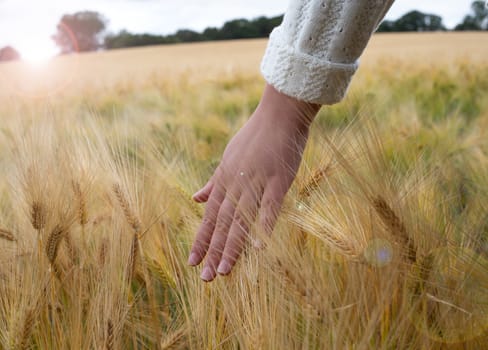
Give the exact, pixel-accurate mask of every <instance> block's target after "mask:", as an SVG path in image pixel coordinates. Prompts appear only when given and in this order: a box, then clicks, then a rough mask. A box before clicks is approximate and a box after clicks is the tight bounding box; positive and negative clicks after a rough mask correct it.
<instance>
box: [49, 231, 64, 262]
mask: <svg viewBox="0 0 488 350" xmlns="http://www.w3.org/2000/svg"><path fill="white" fill-rule="evenodd" d="M64 232H65V229H64V228H63V227H62V226H61V225H56V226H55V227H54V229H53V230H52V231H51V233H50V234H49V237H48V238H47V242H46V255H47V258H48V259H49V262H50V263H51V264H53V263H54V260H56V256H57V255H58V248H59V243H60V242H61V239H62V238H63V234H64Z"/></svg>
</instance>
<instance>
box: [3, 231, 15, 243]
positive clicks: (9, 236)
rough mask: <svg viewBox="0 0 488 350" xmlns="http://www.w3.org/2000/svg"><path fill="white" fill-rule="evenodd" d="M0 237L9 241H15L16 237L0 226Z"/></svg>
mask: <svg viewBox="0 0 488 350" xmlns="http://www.w3.org/2000/svg"><path fill="white" fill-rule="evenodd" d="M0 238H1V239H4V240H6V241H10V242H15V241H17V239H16V238H15V236H14V235H13V233H12V232H10V231H9V230H5V229H3V228H0Z"/></svg>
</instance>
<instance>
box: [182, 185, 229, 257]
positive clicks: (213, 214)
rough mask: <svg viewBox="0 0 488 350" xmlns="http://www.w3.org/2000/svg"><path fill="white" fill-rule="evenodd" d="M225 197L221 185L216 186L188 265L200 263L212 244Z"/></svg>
mask: <svg viewBox="0 0 488 350" xmlns="http://www.w3.org/2000/svg"><path fill="white" fill-rule="evenodd" d="M224 198H225V191H224V189H223V188H221V187H219V188H215V189H214V190H213V191H212V193H211V194H210V197H209V198H208V202H207V205H206V207H205V214H204V215H203V220H202V223H201V224H200V227H199V228H198V231H197V235H196V237H195V240H194V242H193V246H192V248H191V253H190V257H189V258H188V265H191V266H195V265H198V264H200V262H201V261H202V260H203V258H204V257H205V254H206V253H207V250H208V247H209V245H210V240H211V238H212V233H213V231H214V228H215V223H216V221H217V216H218V213H219V209H220V205H221V203H222V201H223V200H224Z"/></svg>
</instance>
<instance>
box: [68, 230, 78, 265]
mask: <svg viewBox="0 0 488 350" xmlns="http://www.w3.org/2000/svg"><path fill="white" fill-rule="evenodd" d="M64 243H65V245H66V249H67V250H68V255H69V256H70V258H71V262H72V263H73V264H76V262H78V261H79V259H80V252H79V250H78V248H77V247H76V246H75V245H74V244H73V240H72V239H71V235H70V234H69V232H66V234H65V235H64Z"/></svg>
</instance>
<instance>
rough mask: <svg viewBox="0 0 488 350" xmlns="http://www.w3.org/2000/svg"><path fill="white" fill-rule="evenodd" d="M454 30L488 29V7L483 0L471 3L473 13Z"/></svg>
mask: <svg viewBox="0 0 488 350" xmlns="http://www.w3.org/2000/svg"><path fill="white" fill-rule="evenodd" d="M454 30H488V9H487V8H486V6H485V3H484V2H483V1H474V2H473V3H472V4H471V13H470V14H469V15H467V16H466V17H464V20H463V21H462V22H461V23H460V24H458V25H457V26H456V27H455V28H454Z"/></svg>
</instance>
